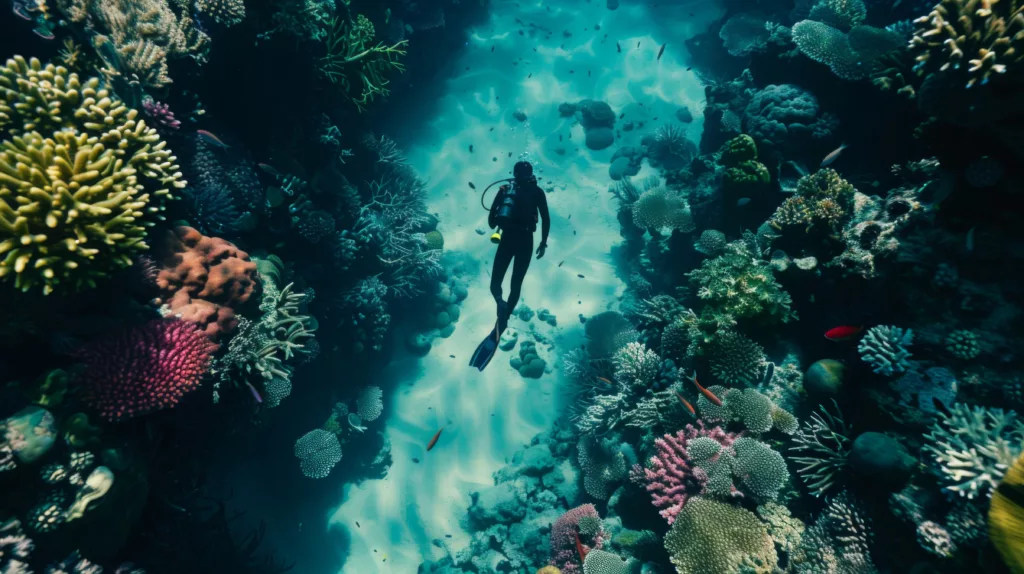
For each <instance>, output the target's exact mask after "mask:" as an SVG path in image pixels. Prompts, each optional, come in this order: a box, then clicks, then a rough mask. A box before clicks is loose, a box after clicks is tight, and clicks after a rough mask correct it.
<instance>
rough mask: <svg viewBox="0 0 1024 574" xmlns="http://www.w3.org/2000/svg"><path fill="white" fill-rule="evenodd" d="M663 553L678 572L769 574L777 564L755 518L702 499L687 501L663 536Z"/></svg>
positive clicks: (750, 513)
mask: <svg viewBox="0 0 1024 574" xmlns="http://www.w3.org/2000/svg"><path fill="white" fill-rule="evenodd" d="M665 550H667V551H668V553H669V555H670V556H671V559H672V564H674V565H675V567H676V569H677V570H678V571H679V572H700V573H701V574H736V573H737V572H750V573H756V574H770V573H771V572H772V571H773V569H774V568H775V565H776V563H777V562H778V555H777V554H776V553H775V545H774V544H773V543H772V539H771V537H770V536H769V535H768V530H767V529H766V528H765V525H764V524H763V523H762V522H761V521H760V520H758V519H757V516H755V515H754V514H753V513H752V512H750V511H748V510H744V509H743V508H739V507H737V506H733V505H731V504H728V503H724V502H718V501H716V500H711V499H708V498H703V497H696V498H692V499H690V500H689V501H688V502H687V503H686V505H685V506H683V509H682V510H681V511H679V515H678V516H677V517H676V520H675V522H673V523H672V529H671V530H669V532H668V534H667V535H666V536H665ZM741 566H742V567H745V568H749V569H746V570H743V569H741Z"/></svg>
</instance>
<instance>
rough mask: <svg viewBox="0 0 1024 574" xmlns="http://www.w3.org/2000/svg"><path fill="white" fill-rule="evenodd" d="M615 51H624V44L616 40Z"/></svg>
mask: <svg viewBox="0 0 1024 574" xmlns="http://www.w3.org/2000/svg"><path fill="white" fill-rule="evenodd" d="M615 51H617V52H619V53H622V46H620V45H619V43H618V42H615Z"/></svg>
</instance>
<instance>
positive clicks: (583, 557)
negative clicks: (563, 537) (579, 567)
mask: <svg viewBox="0 0 1024 574" xmlns="http://www.w3.org/2000/svg"><path fill="white" fill-rule="evenodd" d="M572 534H573V536H575V537H576V552H579V553H580V562H581V563H582V562H583V561H584V560H586V559H587V550H586V548H584V547H583V543H582V542H580V533H579V531H573V533H572Z"/></svg>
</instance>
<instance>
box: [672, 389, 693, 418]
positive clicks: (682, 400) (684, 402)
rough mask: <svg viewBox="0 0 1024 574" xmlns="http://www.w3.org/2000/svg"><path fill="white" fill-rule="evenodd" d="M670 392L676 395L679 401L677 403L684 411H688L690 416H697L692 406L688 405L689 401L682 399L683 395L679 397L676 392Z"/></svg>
mask: <svg viewBox="0 0 1024 574" xmlns="http://www.w3.org/2000/svg"><path fill="white" fill-rule="evenodd" d="M672 392H673V393H676V397H677V398H678V399H679V401H680V402H681V403H683V406H684V407H686V410H688V411H690V414H691V415H693V416H697V411H696V409H694V408H693V405H691V404H690V401H688V400H686V399H684V398H683V395H680V394H679V393H678V392H676V391H672Z"/></svg>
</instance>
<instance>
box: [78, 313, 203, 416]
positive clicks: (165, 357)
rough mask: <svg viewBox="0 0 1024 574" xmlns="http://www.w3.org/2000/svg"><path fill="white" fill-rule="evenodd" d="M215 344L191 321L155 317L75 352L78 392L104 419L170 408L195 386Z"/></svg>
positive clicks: (200, 379)
mask: <svg viewBox="0 0 1024 574" xmlns="http://www.w3.org/2000/svg"><path fill="white" fill-rule="evenodd" d="M214 349H215V345H214V344H213V343H212V342H210V340H209V339H208V338H207V337H206V335H204V334H203V333H202V332H200V331H198V330H197V329H196V328H195V327H194V326H193V325H192V324H191V323H187V322H185V321H180V320H169V321H168V320H160V319H157V320H154V321H150V322H149V323H146V324H145V325H143V326H141V327H137V328H135V329H130V330H127V331H124V332H122V333H119V334H117V335H114V336H112V337H110V338H108V339H104V340H100V341H96V342H93V343H91V344H89V345H87V346H86V347H84V348H83V349H81V350H80V351H79V352H78V356H79V357H80V358H81V359H82V360H84V361H85V363H86V365H87V368H86V371H85V374H84V382H85V385H84V387H83V397H84V399H85V401H86V402H87V403H89V404H90V405H91V406H92V407H93V408H95V409H97V410H98V411H99V413H100V416H102V417H103V418H105V419H107V420H109V421H119V420H124V419H128V418H133V417H137V416H142V415H145V414H148V413H150V412H153V411H157V410H161V409H167V408H173V407H174V406H175V405H177V404H178V402H179V401H180V400H181V398H182V397H183V396H185V395H186V394H188V393H190V392H192V391H194V390H196V389H197V388H199V385H200V383H201V382H202V378H203V375H205V374H206V372H207V370H208V369H209V367H210V355H211V354H212V353H213V350H214Z"/></svg>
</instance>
